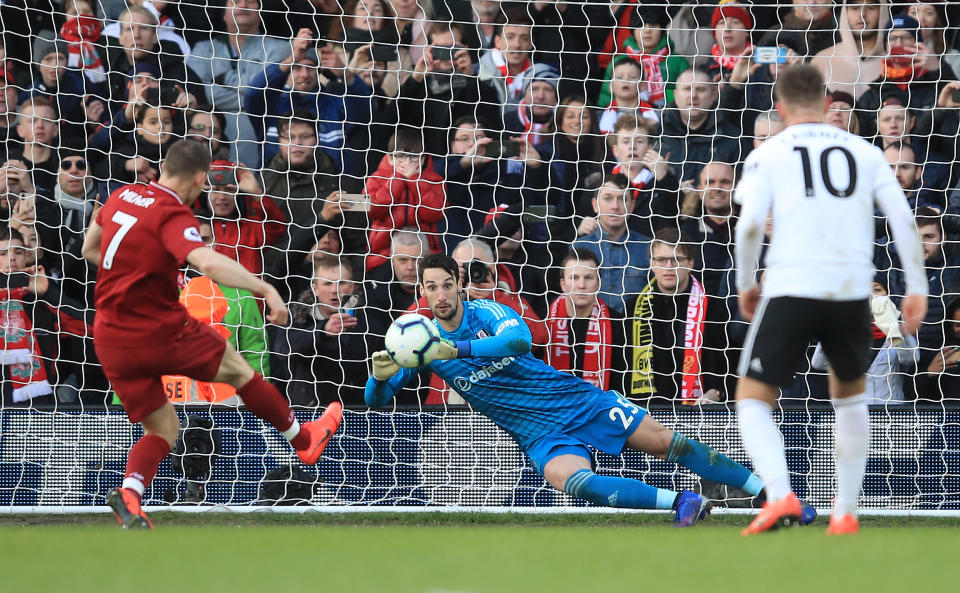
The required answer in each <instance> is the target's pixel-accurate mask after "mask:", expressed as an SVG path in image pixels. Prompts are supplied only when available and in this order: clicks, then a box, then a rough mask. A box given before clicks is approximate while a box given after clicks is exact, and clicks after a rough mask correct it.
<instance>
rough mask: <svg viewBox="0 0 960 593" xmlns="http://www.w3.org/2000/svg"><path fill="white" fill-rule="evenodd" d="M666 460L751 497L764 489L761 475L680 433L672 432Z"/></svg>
mask: <svg viewBox="0 0 960 593" xmlns="http://www.w3.org/2000/svg"><path fill="white" fill-rule="evenodd" d="M666 459H667V461H670V462H672V463H679V464H680V465H682V466H684V467H686V468H687V469H689V470H690V471H692V472H694V473H696V474H698V475H700V476H703V477H704V478H707V479H708V480H713V481H714V482H720V483H721V484H726V485H728V486H734V487H735V488H741V489H743V490H745V491H746V492H747V493H748V494H750V495H751V496H756V495H758V494H760V491H761V490H763V480H761V479H760V477H759V476H756V475H754V474H753V473H752V472H751V471H750V470H748V469H747V468H745V467H744V466H742V465H740V464H739V463H737V462H736V461H734V460H733V459H730V458H729V457H727V456H726V455H724V454H723V453H720V452H719V451H717V450H716V449H713V448H712V447H708V446H707V445H704V444H703V443H700V442H698V441H694V440H692V439H688V438H687V437H685V436H683V435H682V434H680V433H679V432H675V433H673V440H672V441H670V448H669V449H667V457H666Z"/></svg>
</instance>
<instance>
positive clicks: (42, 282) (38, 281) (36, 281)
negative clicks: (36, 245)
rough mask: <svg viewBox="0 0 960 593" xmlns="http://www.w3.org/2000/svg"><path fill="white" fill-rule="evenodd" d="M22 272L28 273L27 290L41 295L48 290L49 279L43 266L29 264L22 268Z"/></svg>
mask: <svg viewBox="0 0 960 593" xmlns="http://www.w3.org/2000/svg"><path fill="white" fill-rule="evenodd" d="M23 271H24V272H26V273H27V274H30V282H29V283H28V284H27V290H29V291H30V292H32V293H33V294H35V295H38V296H43V295H45V294H47V291H48V290H50V279H49V278H47V275H46V272H45V270H44V269H43V266H30V267H29V268H24V269H23Z"/></svg>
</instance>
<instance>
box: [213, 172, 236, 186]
mask: <svg viewBox="0 0 960 593" xmlns="http://www.w3.org/2000/svg"><path fill="white" fill-rule="evenodd" d="M207 181H208V182H209V183H210V185H214V186H216V185H237V170H236V169H214V170H213V171H210V172H208V173H207Z"/></svg>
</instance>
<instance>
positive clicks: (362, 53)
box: [347, 43, 373, 76]
mask: <svg viewBox="0 0 960 593" xmlns="http://www.w3.org/2000/svg"><path fill="white" fill-rule="evenodd" d="M370 47H371V44H369V43H368V44H366V45H361V46H360V47H358V48H357V49H356V50H355V51H354V52H353V56H352V57H351V58H350V63H349V64H347V72H349V73H351V74H353V75H355V76H362V75H364V74H366V73H368V72H369V71H370V69H371V68H373V58H372V57H370Z"/></svg>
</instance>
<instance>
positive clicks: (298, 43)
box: [291, 28, 313, 64]
mask: <svg viewBox="0 0 960 593" xmlns="http://www.w3.org/2000/svg"><path fill="white" fill-rule="evenodd" d="M311 42H313V31H311V30H310V29H307V28H302V29H300V30H299V31H297V36H296V37H294V38H293V44H292V46H293V51H292V52H291V53H292V54H293V63H294V64H296V63H297V62H299V61H300V60H302V59H303V58H304V57H306V55H307V50H308V49H310V43H311Z"/></svg>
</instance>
